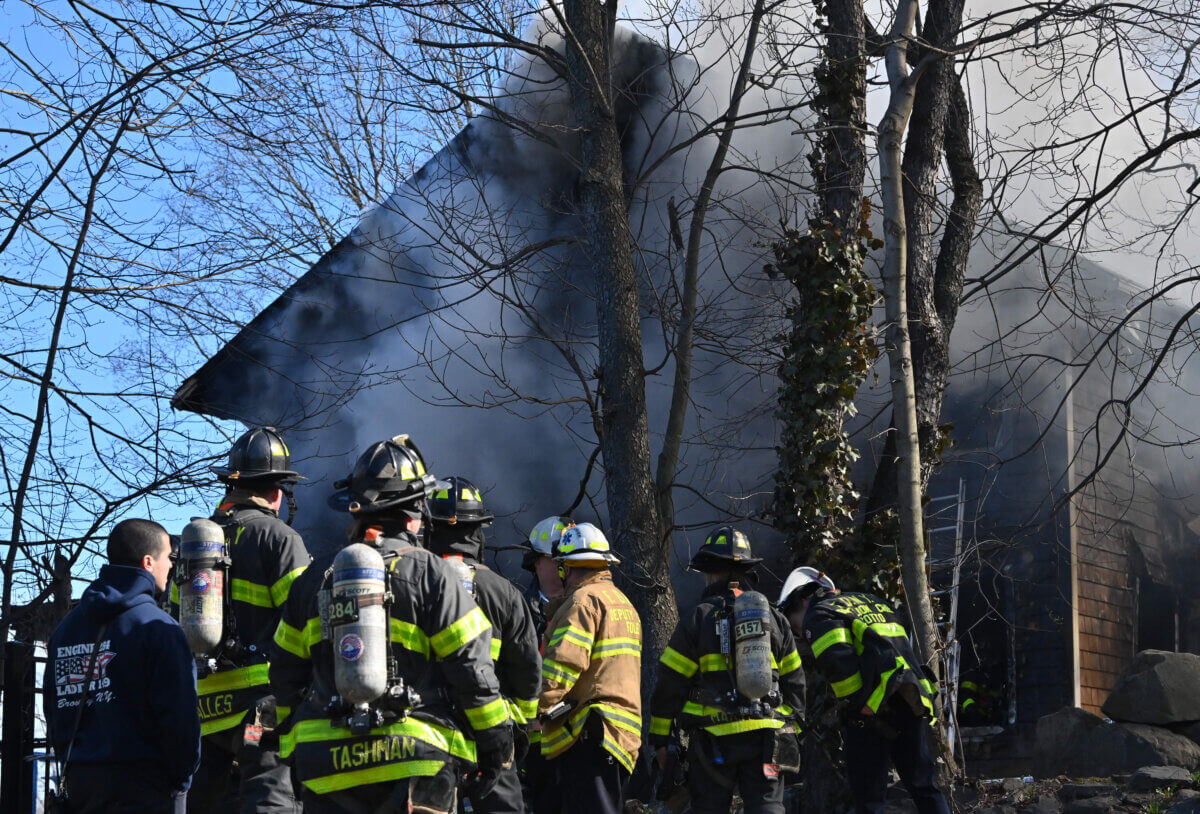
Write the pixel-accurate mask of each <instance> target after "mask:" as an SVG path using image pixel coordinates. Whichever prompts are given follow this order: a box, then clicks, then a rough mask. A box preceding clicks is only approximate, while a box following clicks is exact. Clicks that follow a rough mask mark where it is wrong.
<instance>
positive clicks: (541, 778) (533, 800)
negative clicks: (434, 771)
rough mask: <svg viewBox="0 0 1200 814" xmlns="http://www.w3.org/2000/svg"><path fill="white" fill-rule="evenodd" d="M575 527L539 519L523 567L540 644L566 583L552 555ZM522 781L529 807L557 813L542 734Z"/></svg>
mask: <svg viewBox="0 0 1200 814" xmlns="http://www.w3.org/2000/svg"><path fill="white" fill-rule="evenodd" d="M573 525H575V521H574V520H572V519H571V518H569V517H563V516H560V515H557V514H555V515H551V516H550V517H547V518H545V519H543V520H539V521H538V522H537V524H535V525H534V527H533V529H532V530H531V531H530V532H529V539H528V541H527V542H526V543H525V546H524V548H525V556H524V557H523V558H522V560H521V567H522V568H523V569H525V570H526V571H528V572H529V573H530V574H531V575H532V576H533V578H532V579H531V580H530V581H529V587H527V588H526V589H525V601H526V603H528V605H529V610H530V613H532V614H533V623H534V627H535V628H536V630H537V638H538V642H541V640H542V636H543V635H544V634H545V632H546V622H547V621H549V620H548V619H547V618H546V612H547V609H548V608H549V606H550V603H551V602H553V601H555V600H558V599H560V598H561V597H562V592H563V584H562V580H561V579H559V576H558V563H556V562H555V561H554V557H553V556H552V554H553V552H554V546H556V545H557V544H558V541H559V540H560V539H562V535H563V532H564V531H566V530H567V529H569V528H571V526H573ZM521 781H522V783H523V785H524V787H525V804H526V805H527V806H528V807H529V810H530V811H532V812H533V814H557V812H558V809H559V790H558V785H557V783H556V781H555V777H554V769H553V766H552V764H550V763H548V762H547V761H546V759H545V758H543V757H542V733H541V732H539V731H535V730H530V731H529V752H528V753H527V754H526V755H525V760H524V761H523V763H522V766H521Z"/></svg>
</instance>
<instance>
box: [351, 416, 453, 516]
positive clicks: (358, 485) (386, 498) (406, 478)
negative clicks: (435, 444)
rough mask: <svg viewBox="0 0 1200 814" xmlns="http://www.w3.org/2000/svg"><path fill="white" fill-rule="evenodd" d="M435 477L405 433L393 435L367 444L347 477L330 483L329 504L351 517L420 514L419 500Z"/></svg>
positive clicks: (432, 485) (432, 483)
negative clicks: (396, 513) (391, 512)
mask: <svg viewBox="0 0 1200 814" xmlns="http://www.w3.org/2000/svg"><path fill="white" fill-rule="evenodd" d="M436 482H437V481H436V480H435V478H434V477H433V475H430V474H429V473H428V472H427V471H426V469H425V459H424V458H423V457H421V451H420V450H419V449H417V445H416V444H414V443H413V442H412V439H410V438H409V437H408V436H407V435H397V436H396V437H395V438H389V439H388V440H386V441H378V442H376V443H374V444H371V446H369V447H367V449H366V451H364V452H363V454H362V455H360V456H358V461H357V462H356V463H355V464H354V471H353V472H351V473H350V477H348V478H345V479H343V480H339V481H337V482H335V483H334V484H333V488H334V489H335V490H336V491H335V492H334V493H333V495H332V496H331V497H330V499H329V505H330V506H331V507H332V508H334V509H337V510H340V511H347V512H349V513H350V514H352V515H354V516H355V517H369V516H373V515H380V514H385V513H388V512H389V511H391V510H394V509H395V510H399V511H401V512H403V513H404V514H405V515H407V516H408V517H412V518H418V517H420V516H421V510H422V506H421V504H422V503H423V501H424V500H425V499H426V498H427V497H428V496H429V494H430V493H431V492H432V491H433V487H434V484H435V483H436Z"/></svg>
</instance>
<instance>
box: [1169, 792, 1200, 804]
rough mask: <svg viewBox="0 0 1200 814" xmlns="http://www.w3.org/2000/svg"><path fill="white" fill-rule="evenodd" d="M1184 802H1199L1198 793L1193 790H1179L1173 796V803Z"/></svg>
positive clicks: (1199, 795)
mask: <svg viewBox="0 0 1200 814" xmlns="http://www.w3.org/2000/svg"><path fill="white" fill-rule="evenodd" d="M1185 800H1200V791H1196V790H1195V789H1180V790H1179V792H1178V793H1177V794H1176V795H1175V802H1177V803H1179V802H1183V801H1185Z"/></svg>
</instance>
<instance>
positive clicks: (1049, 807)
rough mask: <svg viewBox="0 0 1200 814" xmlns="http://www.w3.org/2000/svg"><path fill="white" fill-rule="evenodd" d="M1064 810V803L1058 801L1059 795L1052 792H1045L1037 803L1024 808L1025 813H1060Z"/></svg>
mask: <svg viewBox="0 0 1200 814" xmlns="http://www.w3.org/2000/svg"><path fill="white" fill-rule="evenodd" d="M1062 810H1063V807H1062V803H1060V802H1059V801H1058V798H1057V797H1054V796H1053V795H1050V794H1043V795H1042V796H1041V797H1039V798H1038V801H1037V802H1036V803H1034V804H1033V805H1032V806H1030V807H1029V808H1026V809H1023V811H1024V812H1025V814H1060V813H1061V812H1062Z"/></svg>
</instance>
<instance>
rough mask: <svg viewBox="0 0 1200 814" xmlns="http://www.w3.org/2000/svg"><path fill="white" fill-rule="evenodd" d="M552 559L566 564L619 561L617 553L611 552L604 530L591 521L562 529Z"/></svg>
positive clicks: (612, 562)
mask: <svg viewBox="0 0 1200 814" xmlns="http://www.w3.org/2000/svg"><path fill="white" fill-rule="evenodd" d="M554 559H556V560H558V561H559V562H562V563H564V564H566V565H572V564H576V563H578V564H583V563H597V564H609V563H611V564H616V563H619V562H620V560H619V559H617V555H616V554H613V553H612V548H611V547H610V546H609V544H608V538H607V537H605V536H604V532H602V531H600V529H598V528H596V527H595V526H593V525H592V524H591V523H580V524H579V525H576V526H571V528H569V529H567V530H566V531H564V532H563V533H562V539H560V540H559V541H558V545H556V546H555V547H554Z"/></svg>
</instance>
